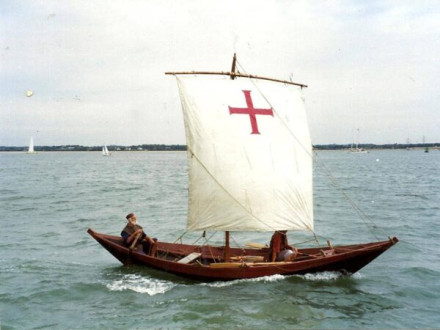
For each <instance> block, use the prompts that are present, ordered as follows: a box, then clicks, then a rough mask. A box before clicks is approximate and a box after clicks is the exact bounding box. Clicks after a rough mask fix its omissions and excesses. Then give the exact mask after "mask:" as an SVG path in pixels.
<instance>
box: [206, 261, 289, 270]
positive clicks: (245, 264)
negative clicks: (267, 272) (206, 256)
mask: <svg viewBox="0 0 440 330" xmlns="http://www.w3.org/2000/svg"><path fill="white" fill-rule="evenodd" d="M291 263H292V262H291V261H290V262H289V261H275V262H218V263H212V264H210V265H209V266H210V267H211V268H238V267H252V266H282V265H286V264H291Z"/></svg>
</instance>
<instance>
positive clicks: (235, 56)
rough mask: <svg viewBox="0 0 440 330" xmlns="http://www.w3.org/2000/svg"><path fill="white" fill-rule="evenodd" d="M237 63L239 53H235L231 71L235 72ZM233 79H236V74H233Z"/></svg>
mask: <svg viewBox="0 0 440 330" xmlns="http://www.w3.org/2000/svg"><path fill="white" fill-rule="evenodd" d="M236 64H237V55H236V54H235V53H234V57H233V59H232V68H231V73H235V65H236ZM231 79H232V80H234V79H235V75H234V74H231Z"/></svg>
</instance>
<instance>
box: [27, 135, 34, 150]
mask: <svg viewBox="0 0 440 330" xmlns="http://www.w3.org/2000/svg"><path fill="white" fill-rule="evenodd" d="M27 153H28V154H36V152H35V150H34V138H33V137H32V136H31V140H30V142H29V148H28V151H27Z"/></svg>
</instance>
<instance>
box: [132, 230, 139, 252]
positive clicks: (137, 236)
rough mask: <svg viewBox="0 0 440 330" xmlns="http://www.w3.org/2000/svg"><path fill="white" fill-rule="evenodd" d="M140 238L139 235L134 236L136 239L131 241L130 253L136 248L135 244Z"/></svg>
mask: <svg viewBox="0 0 440 330" xmlns="http://www.w3.org/2000/svg"><path fill="white" fill-rule="evenodd" d="M140 236H141V233H139V234H137V235H136V237H135V238H134V240H133V243H131V245H130V251H131V250H133V248H134V247H135V246H136V243H137V241H138V239H139V237H140Z"/></svg>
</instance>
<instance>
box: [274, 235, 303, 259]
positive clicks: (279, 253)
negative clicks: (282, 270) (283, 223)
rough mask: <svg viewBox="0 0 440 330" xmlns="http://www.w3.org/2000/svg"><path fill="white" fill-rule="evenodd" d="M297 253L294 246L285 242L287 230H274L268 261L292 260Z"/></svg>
mask: <svg viewBox="0 0 440 330" xmlns="http://www.w3.org/2000/svg"><path fill="white" fill-rule="evenodd" d="M297 254H298V250H297V249H296V247H294V246H291V245H289V243H288V242H287V230H281V231H276V232H275V233H274V234H273V235H272V238H271V240H270V248H269V257H268V258H267V259H268V261H271V262H274V261H292V260H293V259H295V257H296V255H297Z"/></svg>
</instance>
